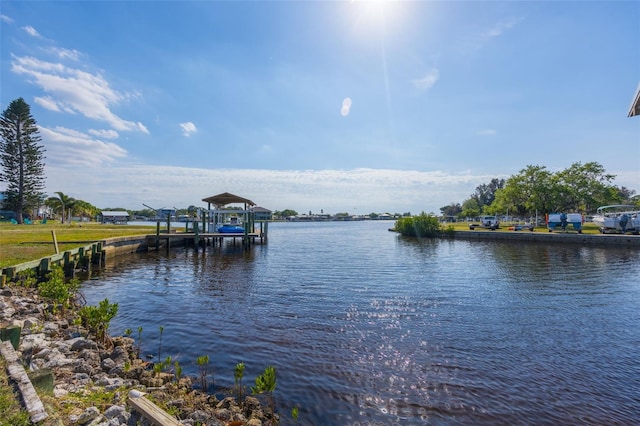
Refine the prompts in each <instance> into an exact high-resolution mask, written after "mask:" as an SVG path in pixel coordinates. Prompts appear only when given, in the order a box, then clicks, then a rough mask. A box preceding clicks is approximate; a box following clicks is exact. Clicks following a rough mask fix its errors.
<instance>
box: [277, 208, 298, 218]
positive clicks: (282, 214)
mask: <svg viewBox="0 0 640 426" xmlns="http://www.w3.org/2000/svg"><path fill="white" fill-rule="evenodd" d="M275 215H276V216H280V217H289V216H298V212H297V211H295V210H291V209H284V210H282V211H281V212H275Z"/></svg>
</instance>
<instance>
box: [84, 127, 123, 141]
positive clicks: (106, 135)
mask: <svg viewBox="0 0 640 426" xmlns="http://www.w3.org/2000/svg"><path fill="white" fill-rule="evenodd" d="M89 133H90V134H92V135H93V136H96V137H99V138H103V139H118V137H120V135H119V134H118V132H116V131H115V130H104V129H102V130H94V129H89Z"/></svg>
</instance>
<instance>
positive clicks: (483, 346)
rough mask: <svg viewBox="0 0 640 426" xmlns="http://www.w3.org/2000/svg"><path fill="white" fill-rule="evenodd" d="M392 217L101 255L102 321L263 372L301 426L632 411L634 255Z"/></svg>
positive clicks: (223, 372)
mask: <svg viewBox="0 0 640 426" xmlns="http://www.w3.org/2000/svg"><path fill="white" fill-rule="evenodd" d="M392 225H393V223H392V222H351V223H340V222H331V223H309V224H297V223H286V224H285V223H280V224H270V226H269V237H270V238H269V244H268V245H264V246H259V245H258V246H255V247H254V248H253V249H252V250H251V251H250V252H243V251H241V250H238V249H236V248H233V247H230V246H227V247H225V248H223V249H222V250H221V249H216V250H215V251H214V250H212V249H209V251H207V252H206V253H204V254H203V253H202V252H200V253H195V252H194V251H193V250H192V249H189V250H184V249H178V250H175V251H173V252H172V253H171V254H170V255H169V256H167V255H165V254H164V253H150V254H144V255H133V256H132V257H131V258H129V257H127V258H120V259H115V260H114V261H112V262H110V263H109V264H108V265H107V269H106V270H105V271H104V272H102V273H101V275H100V277H99V278H98V279H94V280H91V281H89V282H87V283H86V284H85V286H84V293H85V295H86V296H87V299H88V300H89V303H91V304H96V303H97V302H98V301H99V300H102V299H103V298H105V297H108V298H109V300H110V301H111V302H117V303H119V305H120V308H119V313H118V316H117V318H115V319H114V320H113V321H112V323H111V329H110V331H111V334H122V332H123V330H124V329H125V328H131V329H133V330H134V336H135V334H136V333H135V330H137V328H138V327H139V326H142V327H143V333H142V340H143V342H142V347H143V352H145V353H151V354H154V353H155V354H157V352H158V343H159V339H158V337H159V328H160V326H163V327H164V333H163V339H162V357H163V358H164V357H165V356H166V355H172V356H173V357H174V359H178V360H179V362H180V364H181V365H182V366H183V368H184V372H185V373H188V374H191V375H194V376H195V375H197V371H198V370H197V366H196V365H195V359H196V358H197V357H198V356H201V355H209V356H210V358H211V365H212V366H213V368H214V369H215V381H216V387H231V386H232V385H233V368H234V366H235V364H236V363H237V362H240V361H243V362H245V364H246V366H247V368H246V372H245V384H246V385H247V386H250V385H252V384H253V381H254V379H255V377H256V376H257V375H258V374H260V373H261V372H262V371H263V370H264V367H266V366H267V365H270V364H272V365H274V366H275V367H276V368H277V377H278V385H277V389H276V392H275V395H276V399H277V408H278V410H279V411H280V413H283V414H288V413H289V412H290V409H291V407H293V406H294V405H297V406H299V407H300V420H301V423H302V424H309V425H365V424H376V425H378V424H379V425H388V424H402V425H404V424H602V425H604V424H608V425H610V424H634V423H635V424H637V422H638V419H639V418H640V251H633V250H614V249H611V248H581V247H577V246H564V245H562V246H551V245H542V244H529V245H519V244H513V243H498V242H492V243H483V242H467V241H415V240H407V239H404V238H402V237H399V236H398V235H396V234H395V233H392V232H388V231H387V228H389V227H391V226H392Z"/></svg>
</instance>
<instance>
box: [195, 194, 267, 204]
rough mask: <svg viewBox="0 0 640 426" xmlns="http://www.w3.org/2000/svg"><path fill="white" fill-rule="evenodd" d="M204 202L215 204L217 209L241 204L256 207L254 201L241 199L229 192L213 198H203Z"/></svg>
mask: <svg viewBox="0 0 640 426" xmlns="http://www.w3.org/2000/svg"><path fill="white" fill-rule="evenodd" d="M202 201H204V202H205V203H210V204H213V205H215V206H217V207H223V206H226V205H227V204H233V203H240V204H248V205H249V206H255V205H256V203H254V202H253V201H251V200H249V199H247V198H243V197H240V196H238V195H234V194H230V193H228V192H223V193H222V194H218V195H212V196H211V197H207V198H203V199H202Z"/></svg>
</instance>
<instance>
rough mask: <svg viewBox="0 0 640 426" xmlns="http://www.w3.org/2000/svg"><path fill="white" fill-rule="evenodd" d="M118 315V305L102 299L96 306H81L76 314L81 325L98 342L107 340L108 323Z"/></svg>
mask: <svg viewBox="0 0 640 426" xmlns="http://www.w3.org/2000/svg"><path fill="white" fill-rule="evenodd" d="M117 313H118V304H117V303H109V300H108V299H104V300H103V301H102V302H100V303H99V304H98V306H83V307H82V309H80V312H79V313H78V315H79V317H80V322H81V324H82V325H83V326H84V327H86V328H87V329H88V330H89V332H90V333H93V334H94V335H95V336H96V338H97V339H98V341H99V342H101V343H105V342H106V340H107V330H108V329H109V322H110V321H111V319H112V318H113V317H115V316H116V314H117Z"/></svg>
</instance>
